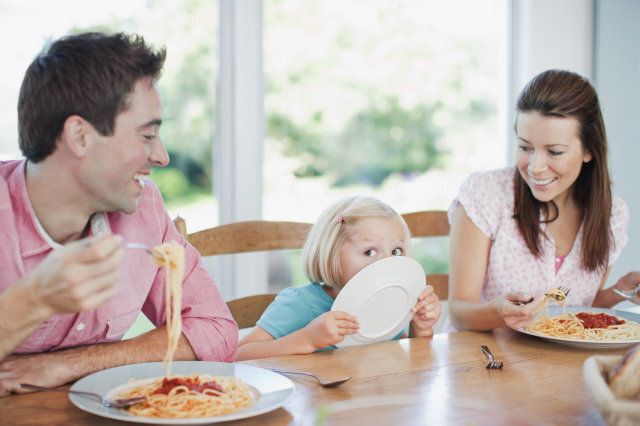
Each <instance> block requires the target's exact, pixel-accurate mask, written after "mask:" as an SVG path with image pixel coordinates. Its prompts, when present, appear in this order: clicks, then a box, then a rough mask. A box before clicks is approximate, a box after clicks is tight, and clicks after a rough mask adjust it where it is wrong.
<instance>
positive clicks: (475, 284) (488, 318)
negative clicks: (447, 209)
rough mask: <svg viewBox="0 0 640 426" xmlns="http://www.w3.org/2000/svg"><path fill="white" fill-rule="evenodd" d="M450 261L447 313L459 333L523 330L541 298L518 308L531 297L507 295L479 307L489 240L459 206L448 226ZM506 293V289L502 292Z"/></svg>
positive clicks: (515, 294) (488, 251)
mask: <svg viewBox="0 0 640 426" xmlns="http://www.w3.org/2000/svg"><path fill="white" fill-rule="evenodd" d="M450 239H451V249H450V260H449V312H450V315H451V322H452V323H453V325H454V326H455V327H456V328H457V329H458V330H477V331H483V330H491V329H494V328H496V327H502V326H505V325H509V326H510V327H523V326H524V325H526V324H527V323H529V322H530V321H531V319H533V316H534V315H535V313H536V312H537V309H538V307H539V305H540V303H542V300H543V299H542V298H536V299H537V300H534V301H533V302H532V303H529V304H526V305H524V306H518V305H516V304H514V303H513V301H517V300H526V299H528V298H530V297H531V296H532V295H524V294H522V293H508V292H506V293H505V294H504V295H502V296H499V297H497V298H495V299H493V300H490V301H488V302H485V303H480V292H481V290H482V285H483V283H484V279H485V275H486V273H487V264H488V262H489V253H490V251H491V240H490V239H489V237H487V236H486V235H485V234H484V233H483V232H482V231H481V230H480V229H479V228H478V227H477V226H476V225H475V224H474V223H473V222H472V221H471V219H470V218H469V216H468V215H467V212H466V211H465V210H464V207H462V206H461V205H459V206H458V208H457V209H456V212H455V214H454V218H453V223H452V224H451V232H450ZM505 290H508V289H505Z"/></svg>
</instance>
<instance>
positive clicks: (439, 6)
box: [263, 0, 507, 290]
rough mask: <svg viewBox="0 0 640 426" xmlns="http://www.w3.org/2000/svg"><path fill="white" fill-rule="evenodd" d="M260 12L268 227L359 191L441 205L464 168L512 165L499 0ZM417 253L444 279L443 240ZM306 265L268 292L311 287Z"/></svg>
mask: <svg viewBox="0 0 640 426" xmlns="http://www.w3.org/2000/svg"><path fill="white" fill-rule="evenodd" d="M263 4H264V33H263V35H264V64H265V85H266V89H265V91H266V93H265V110H266V120H267V140H266V141H265V160H264V209H263V212H264V218H265V219H271V220H284V219H289V220H292V219H294V220H300V221H308V222H313V221H314V220H315V219H316V217H317V216H318V215H319V213H320V211H321V210H322V209H324V208H325V207H326V206H328V205H329V204H330V203H331V202H332V201H333V200H335V199H337V198H340V197H343V196H347V195H351V194H367V195H372V196H375V197H377V198H380V199H382V200H383V201H385V202H387V203H388V204H389V205H391V206H392V207H394V208H395V209H396V210H397V211H398V212H400V213H406V212H410V211H416V210H425V209H446V208H447V207H448V205H449V203H450V202H451V200H452V199H453V197H454V196H455V195H456V193H457V191H458V188H459V185H460V184H461V182H462V179H463V178H464V177H465V176H467V175H468V174H469V173H471V172H474V171H477V170H482V169H491V168H496V167H499V166H502V165H505V162H506V149H505V144H506V141H505V140H504V136H503V134H502V132H500V130H499V123H498V121H499V120H498V118H499V117H498V116H499V114H498V110H499V103H500V101H501V100H502V94H503V93H504V90H505V89H504V87H506V81H505V78H504V72H503V69H502V68H501V67H502V66H503V64H504V61H505V59H504V56H505V48H504V46H505V45H506V41H505V40H506V34H507V31H506V27H507V22H506V10H505V8H506V3H505V2H503V1H501V0H493V1H484V2H475V1H470V0H456V1H448V2H442V1H423V0H415V1H409V0H406V1H398V2H389V1H386V0H368V1H356V0H353V1H349V2H344V1H339V0H305V1H296V0H265V1H264V3H263ZM462 11H464V12H462ZM416 255H417V257H418V259H419V260H421V261H422V263H423V265H424V266H425V269H426V270H428V271H430V272H434V273H435V272H442V271H443V270H444V271H446V270H447V268H448V247H447V239H441V240H440V241H435V242H434V245H433V244H432V245H429V246H423V245H421V246H420V247H416ZM271 263H273V264H282V263H285V264H286V262H283V261H282V259H272V260H271ZM299 263H300V262H299V259H298V258H297V256H293V257H292V258H291V259H290V264H291V265H292V272H290V273H287V272H286V267H285V271H284V272H282V271H281V272H276V271H277V270H279V269H278V267H271V268H270V269H271V274H272V276H274V277H275V276H278V277H279V278H273V279H272V281H271V282H270V288H271V289H273V290H276V289H278V288H280V287H282V286H286V285H291V284H302V283H304V280H305V278H304V277H303V276H302V274H301V271H300V268H299V267H298V264H299ZM280 269H281V268H280ZM274 280H280V281H285V282H276V281H274Z"/></svg>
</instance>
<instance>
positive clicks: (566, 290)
mask: <svg viewBox="0 0 640 426" xmlns="http://www.w3.org/2000/svg"><path fill="white" fill-rule="evenodd" d="M558 290H560V292H561V293H562V294H564V298H563V297H562V296H551V295H550V294H549V293H545V296H547V297H552V298H554V299H555V300H556V301H558V302H562V301H563V300H566V298H567V296H569V292H570V291H571V289H570V288H569V287H566V286H560V287H558Z"/></svg>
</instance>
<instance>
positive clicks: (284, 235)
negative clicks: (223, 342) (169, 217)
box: [174, 217, 311, 328]
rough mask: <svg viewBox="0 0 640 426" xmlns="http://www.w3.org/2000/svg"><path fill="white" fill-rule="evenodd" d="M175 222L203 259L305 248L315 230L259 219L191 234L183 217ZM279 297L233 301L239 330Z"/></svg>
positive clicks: (306, 225)
mask: <svg viewBox="0 0 640 426" xmlns="http://www.w3.org/2000/svg"><path fill="white" fill-rule="evenodd" d="M174 223H175V225H176V228H178V230H179V231H180V233H181V234H182V235H184V236H185V238H187V240H188V241H189V243H191V245H193V246H194V247H195V248H196V249H197V250H198V251H199V252H200V254H201V255H202V256H217V255H221V254H234V253H249V252H255V251H269V250H286V249H289V250H292V249H301V248H302V246H303V245H304V242H305V240H306V238H307V233H308V232H309V228H311V224H310V223H303V222H273V221H267V220H256V221H247V222H235V223H230V224H226V225H220V226H215V227H213V228H209V229H205V230H202V231H198V232H194V233H192V234H189V233H188V232H187V226H186V222H185V220H184V219H183V218H181V217H177V218H176V219H175V220H174ZM275 296H276V295H275V293H267V294H259V295H254V296H246V297H241V298H238V299H234V300H230V301H229V302H227V306H228V307H229V310H230V311H231V315H233V318H234V319H235V320H236V322H237V323H238V327H239V328H248V327H253V326H255V325H256V322H257V321H258V320H259V319H260V316H261V315H262V313H263V312H264V310H265V309H266V308H267V306H269V304H270V303H271V302H272V301H273V299H274V298H275Z"/></svg>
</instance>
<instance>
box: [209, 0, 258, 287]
mask: <svg viewBox="0 0 640 426" xmlns="http://www.w3.org/2000/svg"><path fill="white" fill-rule="evenodd" d="M219 10H220V37H219V40H220V54H219V61H220V64H219V65H220V66H219V67H218V69H219V70H220V75H219V76H218V87H217V93H218V102H217V141H216V144H215V151H214V152H215V155H214V176H215V178H214V187H215V193H216V195H217V197H218V205H219V214H220V224H225V223H231V222H237V221H241V220H256V219H260V218H261V217H262V163H263V141H264V132H265V130H264V128H265V126H264V122H265V120H264V106H263V102H264V101H263V100H264V85H263V70H262V68H263V67H262V1H261V0H241V1H238V0H219ZM266 269H267V268H266V256H265V255H264V253H251V254H243V255H236V256H222V257H220V258H218V259H215V261H214V276H215V278H216V282H217V283H218V285H219V286H220V288H221V290H222V293H223V295H224V297H225V298H226V299H233V298H236V297H239V296H244V295H247V294H255V293H263V292H266V290H267V272H266Z"/></svg>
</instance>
